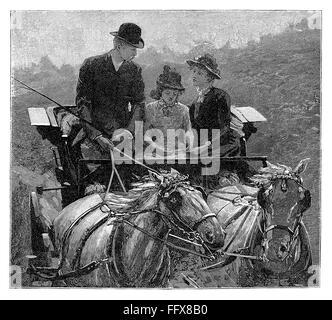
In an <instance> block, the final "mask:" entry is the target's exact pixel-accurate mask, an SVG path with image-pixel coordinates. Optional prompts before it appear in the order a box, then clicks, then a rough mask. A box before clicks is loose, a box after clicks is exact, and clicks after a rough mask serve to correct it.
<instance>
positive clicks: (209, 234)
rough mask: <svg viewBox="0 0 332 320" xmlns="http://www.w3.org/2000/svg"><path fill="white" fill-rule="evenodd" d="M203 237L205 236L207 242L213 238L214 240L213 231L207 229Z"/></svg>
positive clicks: (211, 241) (210, 241)
mask: <svg viewBox="0 0 332 320" xmlns="http://www.w3.org/2000/svg"><path fill="white" fill-rule="evenodd" d="M205 238H206V241H207V242H209V243H213V240H214V236H213V232H211V231H208V232H207V233H206V234H205Z"/></svg>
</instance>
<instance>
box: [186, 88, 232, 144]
mask: <svg viewBox="0 0 332 320" xmlns="http://www.w3.org/2000/svg"><path fill="white" fill-rule="evenodd" d="M230 105H231V99H230V96H229V94H228V93H227V92H226V91H224V90H222V89H219V88H215V87H211V89H210V90H209V91H208V92H207V93H206V94H205V96H204V98H203V101H202V102H197V101H196V102H194V103H193V104H192V105H191V106H190V110H189V112H190V121H191V125H192V128H193V129H195V130H197V133H198V136H199V137H200V135H199V132H200V129H208V130H209V136H208V138H209V140H210V141H211V140H212V139H213V138H214V137H212V129H220V132H221V139H220V143H221V145H224V144H227V143H229V139H230V133H231V132H230V121H231V111H230ZM197 108H198V114H197V115H196V116H195V109H197ZM199 141H200V140H199Z"/></svg>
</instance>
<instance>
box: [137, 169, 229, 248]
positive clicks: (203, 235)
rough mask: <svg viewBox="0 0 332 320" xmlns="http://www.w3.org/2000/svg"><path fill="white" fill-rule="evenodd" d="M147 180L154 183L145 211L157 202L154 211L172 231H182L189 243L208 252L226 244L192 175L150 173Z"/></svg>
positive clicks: (172, 172)
mask: <svg viewBox="0 0 332 320" xmlns="http://www.w3.org/2000/svg"><path fill="white" fill-rule="evenodd" d="M145 179H147V180H149V182H150V186H149V187H148V189H147V190H149V191H148V193H149V194H150V197H149V199H150V200H148V201H144V205H143V208H144V207H145V206H146V205H147V203H148V202H150V201H152V202H153V201H154V202H155V205H154V209H153V210H152V211H154V212H155V213H157V214H160V217H161V218H162V219H163V220H164V222H165V224H166V225H167V226H168V227H169V229H172V230H173V231H180V233H182V234H184V235H185V236H187V237H188V238H189V240H192V241H195V240H198V241H199V242H201V243H202V244H203V245H204V246H206V249H210V250H218V249H220V248H221V247H222V246H223V245H224V240H225V232H224V230H223V229H222V227H221V226H220V223H219V222H218V220H217V217H216V215H215V214H214V213H212V211H211V210H210V208H209V207H208V205H207V203H206V195H205V193H204V191H203V190H202V189H201V188H200V187H194V186H192V185H191V184H190V182H189V180H188V176H185V175H181V174H180V173H179V172H178V171H176V170H174V169H172V170H171V172H166V171H161V172H160V174H157V173H153V172H150V174H149V176H148V177H145ZM151 183H152V184H151ZM141 186H143V187H144V184H142V185H141ZM132 192H135V189H133V190H132ZM153 199H154V200H153ZM139 201H141V200H139ZM141 203H142V202H141ZM138 207H140V205H138ZM150 207H151V206H150Z"/></svg>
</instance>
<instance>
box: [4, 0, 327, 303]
mask: <svg viewBox="0 0 332 320" xmlns="http://www.w3.org/2000/svg"><path fill="white" fill-rule="evenodd" d="M203 3H204V5H203ZM249 3H250V5H249ZM326 3H328V2H325V3H324V2H323V1H319V0H316V1H312V0H311V1H308V0H302V1H292V2H290V1H289V0H279V1H278V2H277V3H274V2H267V1H250V2H247V1H236V0H233V1H231V2H228V3H226V2H222V3H221V2H220V1H207V0H205V1H204V2H194V1H190V2H187V3H184V2H181V3H180V4H179V1H174V0H169V1H167V2H165V3H163V4H162V6H161V5H160V4H158V5H157V3H156V2H155V1H143V0H140V1H126V4H124V3H123V2H121V3H118V4H116V3H114V1H112V2H110V1H109V0H108V1H93V2H92V3H89V4H86V5H84V6H82V2H78V1H77V2H68V1H63V0H61V1H60V0H58V1H56V2H53V3H50V2H47V5H46V2H45V1H16V0H12V1H10V3H9V4H3V3H2V4H1V11H0V13H1V20H0V21H1V24H2V26H1V27H2V28H1V29H0V30H1V38H0V39H2V41H3V43H2V45H3V47H4V48H5V50H4V49H3V50H4V51H3V50H2V51H1V62H2V64H3V67H2V69H1V70H2V72H1V88H2V90H1V92H2V95H1V98H2V99H1V102H2V103H1V105H2V110H1V117H0V119H1V125H0V130H1V136H0V137H1V142H2V154H1V166H0V167H1V169H2V170H3V172H2V177H3V181H2V184H1V192H0V194H1V200H2V201H1V206H2V210H1V211H2V212H1V218H0V228H1V230H0V236H1V242H0V243H1V255H0V265H1V269H0V279H1V282H0V285H1V289H0V290H1V291H0V298H1V299H114V300H126V299H146V300H156V299H161V300H164V299H177V300H181V299H206V300H228V299H331V297H332V294H331V293H332V281H331V280H332V277H331V270H332V264H331V256H332V255H331V248H330V246H331V244H332V239H331V235H332V230H331V229H330V228H331V227H332V223H331V215H332V213H331V210H329V203H328V201H327V199H328V197H329V194H328V192H329V187H330V185H329V181H330V178H331V175H330V173H331V172H330V169H329V162H328V161H329V156H331V155H330V153H329V152H330V150H329V147H330V145H331V142H330V141H329V140H330V139H329V138H330V137H331V132H329V128H330V127H331V107H330V101H332V99H331V92H332V90H331V88H330V86H328V82H327V81H328V80H329V82H330V81H331V80H330V79H329V78H330V77H329V76H331V75H330V73H328V72H329V71H330V70H331V62H330V60H331V58H330V57H332V54H331V44H330V41H329V39H331V38H332V37H331V35H330V34H329V33H330V30H331V24H330V21H332V17H331V11H330V10H329V5H328V4H326ZM78 9H80V10H83V9H84V10H96V9H98V10H110V9H112V10H122V9H123V10H134V9H136V10H138V9H139V10H144V9H147V10H152V9H178V10H180V9H188V10H191V9H196V10H199V9H203V10H207V9H219V10H224V9H229V10H230V9H237V10H240V9H251V10H258V9H261V10H277V9H280V10H285V9H287V10H321V9H322V10H323V28H322V29H323V65H322V69H323V79H322V81H323V82H322V84H323V86H322V93H323V99H322V102H323V110H322V111H323V117H322V126H323V136H322V148H323V150H324V152H323V159H322V161H323V174H322V178H323V181H322V200H323V203H322V233H321V238H322V251H321V256H322V260H321V261H322V269H321V287H320V288H313V289H311V288H308V289H216V290H213V289H207V290H205V289H201V290H199V291H196V290H190V289H188V290H171V291H169V290H158V289H152V290H133V289H128V290H127V289H120V290H116V289H101V290H93V289H89V290H88V289H35V290H27V289H22V290H13V289H11V290H10V289H8V287H9V280H8V269H9V268H8V257H9V251H8V248H9V246H8V240H9V184H8V180H9V179H8V178H9V152H8V153H6V151H4V150H9V146H10V144H9V139H8V137H9V133H10V127H9V124H10V116H9V115H10V113H9V101H10V96H9V72H10V66H9V59H10V52H9V43H10V42H9V41H10V39H9V26H10V21H9V10H78ZM23 214H24V213H23Z"/></svg>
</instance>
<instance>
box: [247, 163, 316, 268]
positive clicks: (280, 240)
mask: <svg viewBox="0 0 332 320" xmlns="http://www.w3.org/2000/svg"><path fill="white" fill-rule="evenodd" d="M308 161H309V159H304V160H302V161H300V163H299V164H298V165H297V166H296V167H295V169H294V170H292V168H290V167H287V166H284V165H272V164H270V163H269V164H268V166H267V167H266V168H262V169H260V170H259V173H258V174H257V175H255V176H253V177H252V179H253V181H254V182H256V183H257V184H258V185H259V186H260V187H261V188H260V191H259V192H258V196H257V200H258V203H259V205H260V206H261V208H262V215H261V219H260V228H261V231H262V233H263V243H262V246H263V248H264V252H263V258H266V259H267V261H275V262H279V263H280V262H283V261H285V260H287V258H289V257H290V255H291V253H292V250H294V247H293V246H294V244H295V241H296V238H297V237H298V233H299V226H300V224H301V222H302V217H303V213H304V212H305V211H306V210H307V209H308V208H309V207H310V205H311V196H310V191H309V190H307V189H306V188H305V187H304V186H303V180H302V178H301V177H300V174H301V173H302V172H304V170H305V169H306V167H307V164H308Z"/></svg>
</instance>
